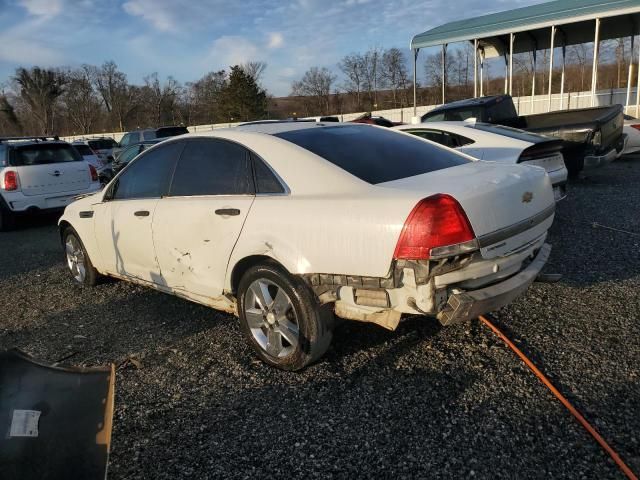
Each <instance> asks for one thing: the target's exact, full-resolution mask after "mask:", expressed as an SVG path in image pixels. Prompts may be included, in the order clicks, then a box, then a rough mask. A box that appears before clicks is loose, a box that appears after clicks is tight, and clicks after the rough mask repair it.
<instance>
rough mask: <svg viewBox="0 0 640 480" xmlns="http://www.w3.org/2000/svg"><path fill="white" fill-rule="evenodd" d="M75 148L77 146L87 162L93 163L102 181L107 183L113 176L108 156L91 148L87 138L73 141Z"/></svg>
mask: <svg viewBox="0 0 640 480" xmlns="http://www.w3.org/2000/svg"><path fill="white" fill-rule="evenodd" d="M71 145H72V146H73V148H75V149H76V150H77V151H78V153H79V154H80V155H82V158H83V159H84V161H85V162H88V163H90V164H91V165H93V166H94V167H95V169H96V171H97V172H98V178H99V180H100V183H102V184H106V183H107V182H109V180H111V179H112V178H113V169H112V167H111V162H110V161H109V160H107V157H106V156H105V155H104V154H101V155H100V156H98V154H97V153H96V152H95V151H94V150H92V149H91V147H90V146H89V143H88V141H86V140H75V141H74V142H72V143H71Z"/></svg>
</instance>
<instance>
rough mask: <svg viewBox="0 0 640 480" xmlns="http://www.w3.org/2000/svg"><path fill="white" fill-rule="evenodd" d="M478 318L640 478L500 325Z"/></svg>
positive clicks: (621, 465) (626, 469)
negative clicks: (509, 337)
mask: <svg viewBox="0 0 640 480" xmlns="http://www.w3.org/2000/svg"><path fill="white" fill-rule="evenodd" d="M478 318H479V319H480V321H481V322H482V323H484V324H485V325H486V326H487V327H488V328H489V329H490V330H491V331H492V332H493V333H495V334H496V335H497V336H498V337H499V338H500V339H501V340H502V341H503V342H504V343H506V344H507V346H508V347H509V348H510V349H511V350H513V351H514V352H515V354H516V355H518V357H520V360H522V361H523V362H524V363H525V365H526V366H527V367H529V369H530V370H531V371H532V372H533V373H534V374H535V375H536V377H538V378H539V379H540V381H541V382H542V383H544V384H545V386H546V387H547V388H548V389H549V390H551V393H553V394H554V395H555V396H556V398H557V399H558V400H560V402H561V403H562V404H563V405H564V406H565V407H566V409H567V410H569V412H571V415H573V416H574V417H575V418H576V420H578V422H580V424H581V425H582V426H583V427H584V428H585V430H586V431H587V432H589V434H591V436H592V437H593V438H594V439H595V440H596V442H598V443H599V444H600V446H601V447H602V448H603V449H604V451H605V452H607V453H608V454H609V456H610V457H611V458H612V459H613V461H614V462H616V465H618V467H619V468H620V470H622V472H623V473H624V474H625V475H626V476H627V478H629V480H638V477H637V476H636V475H635V473H633V472H632V471H631V469H630V468H629V467H628V466H627V464H626V463H624V461H623V460H622V458H620V455H618V454H617V453H616V451H615V450H614V449H613V448H611V447H610V446H609V444H608V443H607V442H606V441H605V439H604V438H602V436H601V435H600V434H599V433H598V432H597V430H596V429H595V428H593V427H592V426H591V424H590V423H589V422H588V421H587V420H586V419H585V418H584V417H583V416H582V414H581V413H580V412H579V411H578V410H576V409H575V407H574V406H573V405H571V403H569V400H567V399H566V398H565V396H564V395H562V393H560V391H559V390H558V389H557V388H556V387H554V386H553V384H552V383H551V382H550V381H549V379H548V378H547V377H546V376H545V375H544V374H543V373H542V372H541V371H540V370H539V369H538V367H536V366H535V365H534V364H533V362H532V361H531V360H529V359H528V358H527V357H526V356H525V354H524V353H522V351H521V350H520V349H519V348H518V347H516V346H515V345H514V344H513V342H512V341H511V340H509V339H508V338H507V336H506V335H505V334H504V333H502V331H500V330H499V329H498V327H496V326H495V325H494V324H493V323H491V322H490V321H489V320H487V319H486V318H485V317H483V316H482V315H480V316H479V317H478Z"/></svg>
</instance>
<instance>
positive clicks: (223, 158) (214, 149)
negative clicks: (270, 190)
mask: <svg viewBox="0 0 640 480" xmlns="http://www.w3.org/2000/svg"><path fill="white" fill-rule="evenodd" d="M253 193H254V188H253V180H252V178H251V164H250V156H249V152H248V150H246V149H245V148H244V147H242V146H240V145H238V144H236V143H233V142H228V141H225V140H219V139H204V138H203V139H195V140H189V141H187V142H186V146H185V149H184V152H183V153H182V156H181V157H180V161H179V162H178V165H177V167H176V171H175V174H174V175H173V182H172V183H171V189H170V192H169V195H170V196H174V197H182V196H191V195H252V194H253Z"/></svg>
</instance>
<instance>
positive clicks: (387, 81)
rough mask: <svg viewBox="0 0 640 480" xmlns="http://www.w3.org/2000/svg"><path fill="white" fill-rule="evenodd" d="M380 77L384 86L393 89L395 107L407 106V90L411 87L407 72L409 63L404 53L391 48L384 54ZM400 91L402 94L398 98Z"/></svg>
mask: <svg viewBox="0 0 640 480" xmlns="http://www.w3.org/2000/svg"><path fill="white" fill-rule="evenodd" d="M380 77H381V78H382V80H383V82H384V85H386V86H387V87H389V88H391V92H392V95H393V106H394V108H395V107H397V106H398V103H399V104H400V106H401V107H402V106H405V105H407V103H408V101H407V89H408V85H409V73H408V71H407V61H406V58H405V56H404V53H402V51H400V50H399V49H397V48H390V49H389V50H386V51H385V52H384V53H383V54H382V63H381V65H380ZM398 91H400V92H401V95H400V98H398Z"/></svg>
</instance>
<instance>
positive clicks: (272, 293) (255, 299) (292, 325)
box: [243, 278, 299, 358]
mask: <svg viewBox="0 0 640 480" xmlns="http://www.w3.org/2000/svg"><path fill="white" fill-rule="evenodd" d="M243 302H244V312H245V317H246V320H247V323H248V326H249V329H250V331H251V335H252V336H253V339H254V340H255V341H256V342H257V343H258V345H259V346H260V348H261V349H262V350H264V351H265V352H266V353H267V354H268V355H270V356H272V357H278V358H283V357H287V356H289V355H291V354H292V353H293V352H294V351H295V350H296V348H297V346H298V338H299V327H298V319H297V317H296V313H295V309H294V308H293V303H292V302H291V299H290V298H289V296H288V295H287V293H286V292H285V291H284V290H283V289H282V287H280V286H279V285H278V284H276V283H275V282H273V281H271V280H267V279H266V278H261V279H258V280H255V281H254V282H253V283H251V285H249V288H248V289H247V292H246V293H245V295H244V298H243Z"/></svg>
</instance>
